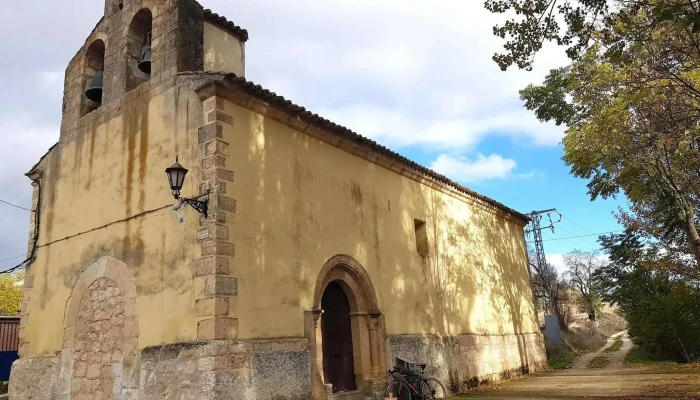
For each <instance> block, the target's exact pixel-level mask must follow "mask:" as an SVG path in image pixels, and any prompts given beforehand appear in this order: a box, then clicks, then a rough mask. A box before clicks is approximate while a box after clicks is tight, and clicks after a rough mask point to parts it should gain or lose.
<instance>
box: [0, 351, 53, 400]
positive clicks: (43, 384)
mask: <svg viewBox="0 0 700 400" xmlns="http://www.w3.org/2000/svg"><path fill="white" fill-rule="evenodd" d="M58 375H59V357H41V358H32V359H19V360H17V361H15V362H14V363H13V364H12V374H11V376H10V390H9V395H10V399H13V400H14V399H17V400H20V399H32V400H53V399H54V398H55V397H54V393H55V391H56V385H57V383H58Z"/></svg>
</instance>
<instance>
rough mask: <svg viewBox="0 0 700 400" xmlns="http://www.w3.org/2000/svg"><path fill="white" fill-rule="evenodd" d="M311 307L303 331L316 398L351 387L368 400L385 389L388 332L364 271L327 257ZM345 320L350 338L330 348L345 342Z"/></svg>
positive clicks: (348, 261) (338, 258) (342, 257)
mask: <svg viewBox="0 0 700 400" xmlns="http://www.w3.org/2000/svg"><path fill="white" fill-rule="evenodd" d="M313 304H314V306H313V309H312V310H311V311H308V312H307V313H306V319H305V332H306V337H307V338H308V339H309V343H310V344H311V349H310V350H311V356H312V359H313V362H312V364H311V376H312V394H313V397H314V399H329V398H330V397H331V396H332V395H333V392H338V391H348V390H353V388H356V389H357V390H358V391H361V392H364V393H365V394H366V395H367V396H372V393H373V392H374V391H379V390H383V387H382V385H384V384H385V383H384V382H385V378H386V377H385V374H384V373H382V371H386V369H387V367H386V360H385V359H386V348H385V344H384V340H385V338H386V331H385V328H384V317H383V315H382V313H381V311H380V310H379V306H378V303H377V296H376V293H375V291H374V287H373V285H372V282H371V280H370V278H369V275H368V274H367V271H365V269H364V268H363V267H362V265H360V263H358V262H357V261H356V260H354V259H353V258H352V257H349V256H346V255H337V256H335V257H333V258H331V259H330V260H328V261H327V262H326V264H325V265H324V266H323V268H322V269H321V271H320V273H319V275H318V279H317V280H316V288H315V291H314V302H313ZM348 321H349V325H350V327H349V331H350V339H349V340H344V343H343V345H342V346H341V345H340V344H339V343H333V342H334V341H336V342H337V341H339V340H341V338H343V337H347V331H348V326H347V325H348ZM324 327H325V332H324V329H323V328H324ZM326 342H330V343H326ZM346 346H347V347H346ZM334 354H338V356H337V357H336V356H335V355H334ZM333 358H339V359H340V360H337V361H333ZM349 359H352V363H350V362H349V361H348V360H349ZM349 370H352V371H353V375H354V376H353V377H352V378H351V377H350V373H349Z"/></svg>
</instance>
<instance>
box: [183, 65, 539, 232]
mask: <svg viewBox="0 0 700 400" xmlns="http://www.w3.org/2000/svg"><path fill="white" fill-rule="evenodd" d="M186 74H192V72H189V73H186ZM195 74H196V72H195ZM209 74H210V75H212V78H213V79H215V80H213V81H212V82H210V83H207V84H205V85H203V86H202V87H201V88H200V89H198V92H200V94H204V92H207V93H208V90H206V88H208V87H210V86H211V85H212V84H214V85H216V84H217V83H219V84H221V83H220V82H222V81H221V80H220V79H221V78H220V75H219V74H214V73H209ZM217 78H218V79H217ZM223 82H224V83H228V84H231V85H236V86H238V87H240V88H241V89H243V90H244V91H245V92H247V93H248V94H250V95H252V96H255V97H257V98H259V99H261V100H263V101H265V102H267V103H270V104H274V105H276V106H278V107H280V108H281V109H283V110H285V111H288V112H290V113H293V114H296V115H298V116H299V117H300V118H304V119H306V120H307V121H308V122H310V123H312V124H314V125H316V126H317V127H319V128H321V129H323V130H325V131H327V132H329V133H333V134H335V135H337V136H339V137H341V138H343V139H347V140H350V141H352V142H354V143H355V144H357V145H360V146H363V147H365V148H367V149H368V150H369V151H372V152H375V153H377V154H379V155H382V156H384V157H387V158H388V159H390V160H393V161H395V162H397V163H398V164H401V165H402V166H404V167H405V168H407V169H409V170H412V171H414V172H416V173H418V174H420V175H423V176H425V177H427V178H429V179H432V180H434V181H437V182H438V183H440V184H442V185H444V186H446V187H448V188H451V189H453V190H456V191H458V192H460V193H462V194H464V195H467V196H468V197H472V198H474V199H476V200H480V201H482V202H484V203H486V204H487V205H489V206H491V207H493V208H495V209H497V210H499V211H502V212H504V213H506V214H509V215H512V216H513V217H514V218H516V219H518V220H520V221H521V222H523V223H527V222H529V221H530V218H529V217H528V216H527V215H525V214H523V213H521V212H519V211H516V210H514V209H512V208H510V207H508V206H506V205H504V204H503V203H500V202H498V201H496V200H494V199H492V198H490V197H487V196H484V195H483V194H480V193H477V192H475V191H473V190H471V189H469V188H467V187H465V186H463V185H460V184H459V183H457V182H455V181H453V180H451V179H449V178H447V177H446V176H444V175H441V174H439V173H437V172H435V171H433V170H431V169H430V168H426V167H424V166H422V165H420V164H418V163H416V162H415V161H412V160H410V159H408V158H406V157H404V156H402V155H400V154H398V153H396V152H394V151H392V150H390V149H388V148H386V147H384V146H382V145H380V144H378V143H377V142H375V141H373V140H371V139H368V138H366V137H364V136H362V135H360V134H358V133H356V132H353V131H352V130H350V129H348V128H346V127H344V126H341V125H338V124H336V123H334V122H331V121H329V120H327V119H325V118H323V117H321V116H319V115H318V114H315V113H312V112H311V111H308V110H307V109H306V108H304V107H302V106H299V105H296V104H294V103H292V102H291V101H290V100H287V99H285V98H284V97H282V96H279V95H277V94H276V93H275V92H271V91H269V90H267V89H265V88H263V87H262V86H260V85H257V84H255V83H253V82H251V81H248V80H247V79H245V78H244V77H239V76H237V75H236V74H233V73H228V74H226V75H225V76H224V79H223Z"/></svg>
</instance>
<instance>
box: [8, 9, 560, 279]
mask: <svg viewBox="0 0 700 400" xmlns="http://www.w3.org/2000/svg"><path fill="white" fill-rule="evenodd" d="M200 2H201V3H202V4H203V6H204V7H206V8H211V9H212V10H214V11H215V12H217V13H219V14H221V15H225V16H227V17H228V18H229V19H231V20H233V21H234V22H235V23H236V24H238V25H241V26H243V27H244V28H246V29H248V31H249V32H250V41H249V42H248V43H247V44H246V62H247V66H246V70H247V77H248V78H249V79H251V80H253V81H255V82H256V83H259V84H261V85H263V86H265V87H266V88H268V89H270V90H272V91H275V92H276V93H278V94H280V95H283V96H285V97H287V98H289V99H290V100H293V101H295V102H296V103H298V104H300V105H303V106H305V107H307V108H309V109H310V110H312V111H314V112H318V113H319V114H321V115H322V116H324V117H326V118H329V119H331V120H333V121H334V122H337V123H340V124H343V125H346V126H348V127H349V128H351V129H353V130H355V131H357V132H358V133H360V134H362V135H365V136H369V137H372V138H374V139H376V140H378V141H379V142H381V143H383V144H385V145H387V146H389V147H393V148H397V147H420V148H421V150H424V151H426V152H432V154H438V153H445V152H447V149H449V151H450V152H454V153H451V154H470V153H471V154H473V153H478V151H479V145H480V143H481V142H482V141H483V140H485V139H486V138H488V137H489V136H491V135H499V136H503V137H508V138H512V139H514V140H517V141H519V142H524V143H526V144H531V145H535V146H552V145H556V144H557V143H558V142H559V141H560V139H561V137H562V133H563V129H562V128H560V127H554V126H552V125H544V124H540V123H538V121H537V120H536V119H535V117H534V116H533V115H532V113H530V112H528V111H527V110H524V109H523V108H522V102H521V101H520V100H519V99H518V90H519V89H522V88H523V87H525V86H526V85H527V84H528V83H531V82H540V81H541V80H542V78H543V76H544V75H545V74H546V72H547V71H548V70H549V69H550V68H553V67H556V66H559V65H560V64H562V63H563V62H564V61H565V57H564V56H563V53H562V52H560V51H558V50H553V49H552V47H546V48H545V50H544V51H543V52H542V54H540V56H539V57H538V61H537V65H536V66H535V71H534V72H532V73H528V72H524V71H519V70H511V71H508V72H507V73H503V72H501V71H500V70H499V68H498V67H497V66H496V64H495V63H494V62H493V61H492V60H491V57H492V55H493V53H494V52H496V51H499V49H500V48H501V47H502V45H503V41H502V40H500V39H498V38H495V37H494V36H493V35H492V26H493V25H494V23H496V22H499V21H502V17H503V16H494V15H491V14H489V13H488V12H487V11H486V10H484V9H483V2H481V1H459V0H415V1H411V2H410V4H408V3H406V2H405V1H400V0H382V1H374V0H328V1H317V0H266V1H259V0H239V1H236V2H230V1H226V0H200ZM407 4H408V5H407ZM103 9H104V7H103V3H102V1H97V2H96V1H90V0H63V1H61V2H56V1H50V0H36V1H34V2H18V3H15V4H14V5H13V7H11V8H10V9H8V10H7V12H4V13H0V37H13V38H16V40H6V41H0V53H2V54H3V55H4V57H2V58H0V93H3V94H4V96H1V97H0V126H3V128H4V131H5V132H6V133H5V134H3V143H2V146H0V170H1V171H3V172H2V176H0V198H2V199H5V200H8V201H14V202H17V203H19V204H20V205H27V204H29V199H30V196H31V187H30V186H29V182H28V180H27V178H26V177H24V176H23V173H25V172H26V171H27V170H28V168H29V167H31V165H33V164H34V163H35V162H36V161H38V159H39V157H40V156H41V154H43V153H44V152H45V151H46V149H47V148H48V147H49V146H50V145H51V144H53V142H54V141H55V140H56V138H57V136H58V128H57V127H58V126H59V124H60V117H61V100H62V95H63V87H62V86H63V71H64V69H65V67H66V65H67V63H68V61H69V60H70V59H71V58H72V57H73V56H74V55H75V54H76V52H77V51H78V49H79V48H80V47H81V46H82V45H83V43H84V40H85V38H87V36H88V35H89V33H90V31H91V30H92V28H93V27H94V25H95V23H97V21H98V20H99V19H100V17H102V12H103ZM24 15H32V18H31V19H27V18H24V17H23V16H24ZM46 26H51V27H52V30H51V35H46V34H45V31H46V29H45V27H46ZM3 149H4V150H3ZM18 149H19V150H18ZM446 160H447V159H445V158H443V159H442V161H441V163H442V164H447V166H449V167H450V168H452V169H453V170H454V177H455V179H464V178H460V175H463V176H464V177H466V179H496V178H499V177H501V176H503V174H505V176H514V177H522V176H523V174H519V173H518V172H517V171H516V166H515V164H511V162H512V163H515V161H514V160H509V159H504V158H502V157H501V156H500V155H490V156H483V158H479V157H478V156H477V157H475V158H474V157H473V158H472V159H459V158H455V159H454V160H456V161H455V162H451V163H449V162H447V161H446ZM437 161H439V159H438V160H436V163H437ZM511 165H512V167H511ZM484 166H488V168H486V167H484ZM437 168H442V167H441V166H440V163H437ZM444 168H447V167H444ZM443 172H444V171H443ZM450 174H451V175H452V174H453V173H450ZM525 175H527V174H525ZM18 211H22V210H18ZM0 222H1V223H2V226H3V228H4V229H2V230H1V231H0V259H2V256H5V255H6V256H7V257H10V256H14V255H17V254H21V253H22V252H24V251H25V250H26V238H27V233H26V231H27V229H28V217H27V216H26V215H24V214H22V213H21V212H16V211H15V210H14V209H12V208H6V207H2V208H0ZM3 266H7V265H3Z"/></svg>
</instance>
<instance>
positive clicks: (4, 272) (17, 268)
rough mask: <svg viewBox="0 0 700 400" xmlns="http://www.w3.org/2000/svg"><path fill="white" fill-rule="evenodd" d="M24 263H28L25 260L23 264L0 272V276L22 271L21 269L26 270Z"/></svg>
mask: <svg viewBox="0 0 700 400" xmlns="http://www.w3.org/2000/svg"><path fill="white" fill-rule="evenodd" d="M26 261H29V260H25V262H23V263H21V264H19V265H17V266H15V267H12V268H8V269H6V270H4V271H0V275H3V274H11V273H13V272H15V271H17V270H22V269H24V268H26V267H27V265H26Z"/></svg>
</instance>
